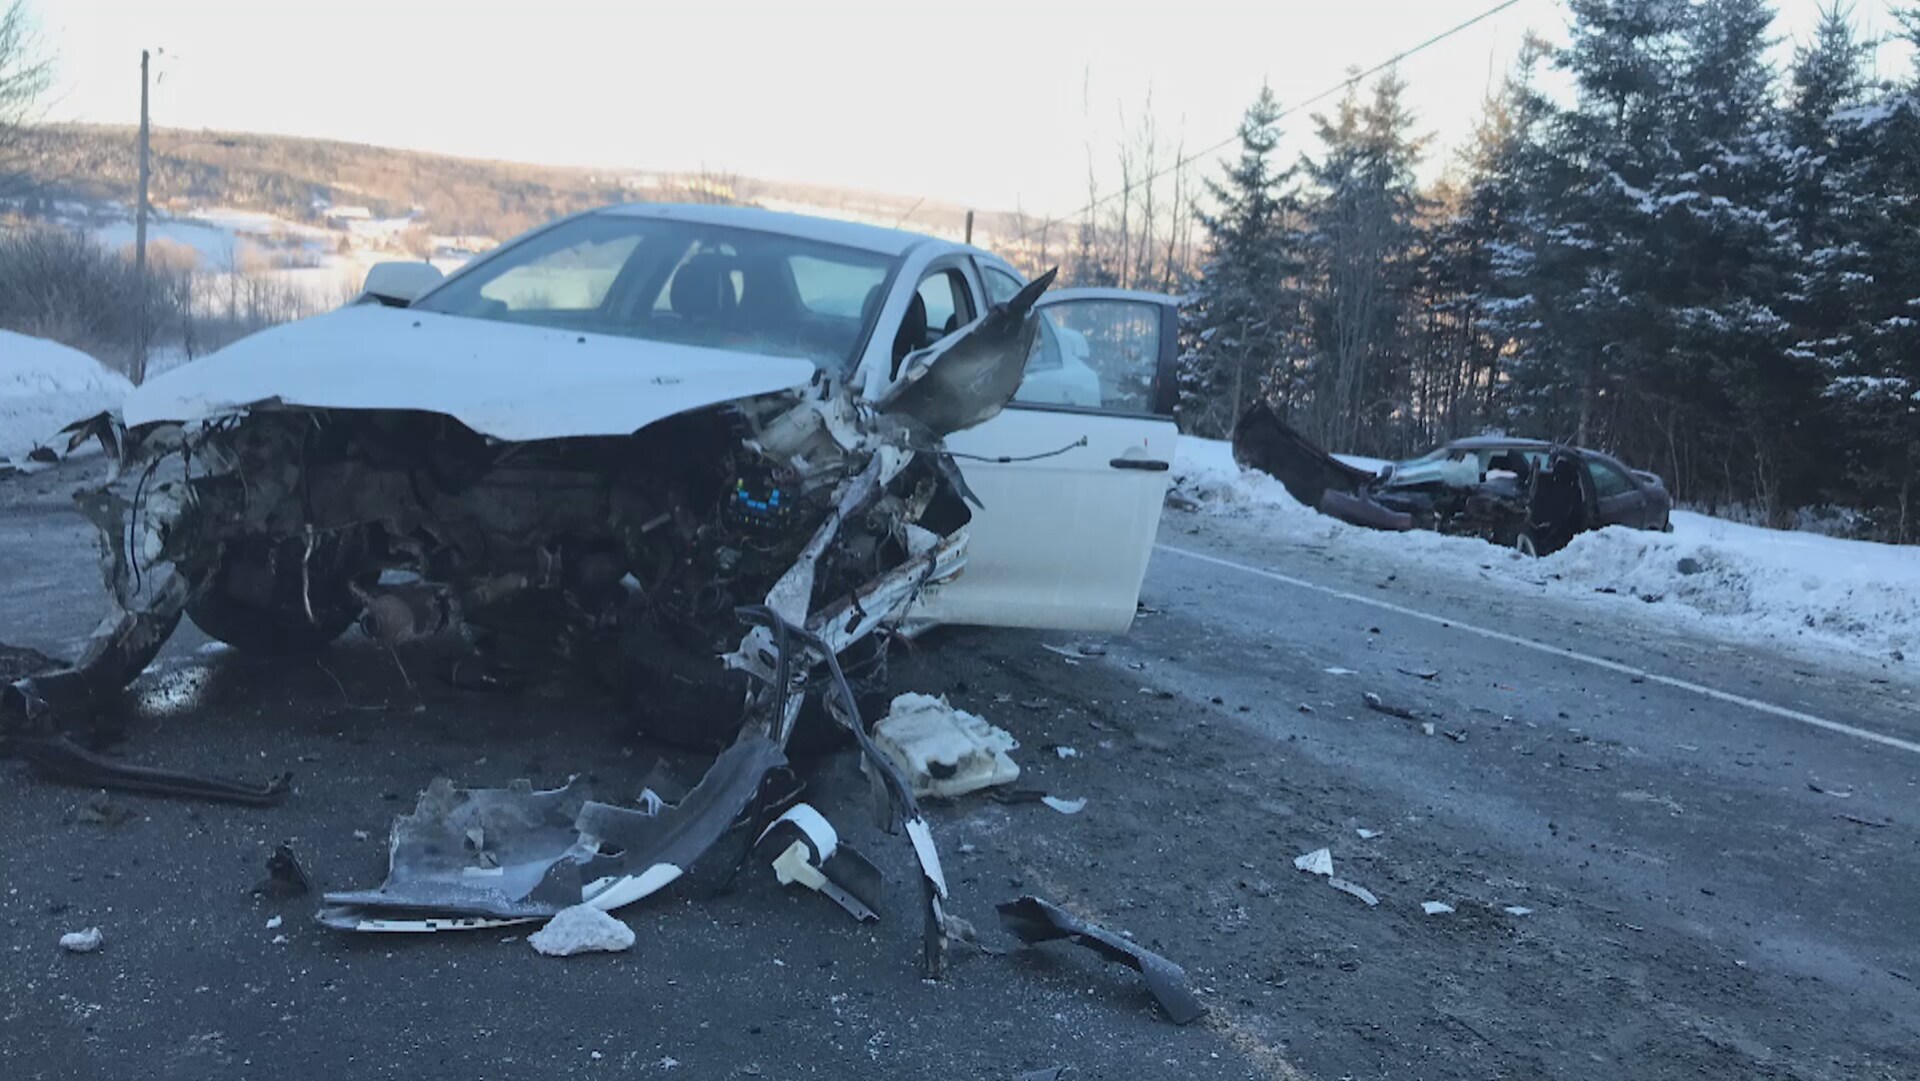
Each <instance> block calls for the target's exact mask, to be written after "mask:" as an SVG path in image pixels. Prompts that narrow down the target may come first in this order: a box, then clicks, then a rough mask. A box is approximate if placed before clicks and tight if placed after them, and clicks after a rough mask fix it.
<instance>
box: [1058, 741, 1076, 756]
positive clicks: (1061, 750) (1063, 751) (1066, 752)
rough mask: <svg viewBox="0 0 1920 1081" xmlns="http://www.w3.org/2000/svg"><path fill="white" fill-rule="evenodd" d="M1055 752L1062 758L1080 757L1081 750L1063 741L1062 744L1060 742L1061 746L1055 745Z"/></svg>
mask: <svg viewBox="0 0 1920 1081" xmlns="http://www.w3.org/2000/svg"><path fill="white" fill-rule="evenodd" d="M1053 753H1054V754H1056V755H1059V756H1060V757H1061V758H1078V757H1080V752H1079V751H1078V750H1075V749H1074V748H1072V747H1069V746H1067V745H1066V744H1064V743H1062V744H1060V745H1059V746H1057V747H1055V748H1054V749H1053Z"/></svg>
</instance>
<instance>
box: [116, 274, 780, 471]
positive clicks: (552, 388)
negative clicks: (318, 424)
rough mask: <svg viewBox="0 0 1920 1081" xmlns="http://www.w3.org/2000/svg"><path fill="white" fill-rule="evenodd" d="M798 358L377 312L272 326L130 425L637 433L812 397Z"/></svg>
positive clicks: (134, 408) (539, 435)
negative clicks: (681, 416)
mask: <svg viewBox="0 0 1920 1081" xmlns="http://www.w3.org/2000/svg"><path fill="white" fill-rule="evenodd" d="M814 372H815V369H814V366H813V365H812V364H811V363H809V362H808V361H805V360H798V359H795V358H792V357H776V356H767V355H762V354H757V353H736V352H732V351H728V350H720V349H705V348H701V347H698V346H691V345H675V344H671V343H667V342H656V341H645V340H641V339H636V338H620V337H613V336H609V335H604V334H581V333H578V332H575V331H567V330H554V329H550V328H546V327H532V326H524V325H521V324H517V323H501V322H494V321H491V320H483V319H467V318H462V317H459V316H451V315H439V314H435V313H433V312H420V311H410V310H408V309H404V308H388V307H382V306H379V305H374V304H360V305H354V306H352V307H347V308H342V309H340V310H339V311H335V312H330V313H328V314H326V315H321V316H316V317H314V318H312V319H304V320H301V321H300V322H297V323H289V324H287V325H285V326H281V327H275V328H273V329H271V330H267V331H263V332H261V333H259V334H255V335H253V336H251V337H248V338H243V339H241V340H240V341H237V342H235V343H233V344H232V345H230V346H227V347H226V348H225V349H221V350H219V351H218V352H215V353H212V354H210V355H208V356H206V357H204V358H202V359H200V360H196V361H194V362H192V363H190V364H187V365H185V366H183V367H180V368H176V369H174V370H173V371H170V372H167V373H166V374H164V375H160V376H156V377H154V378H153V379H150V380H148V381H147V382H146V383H145V384H143V385H142V386H140V387H139V388H137V389H136V390H134V392H133V393H132V394H130V395H129V396H128V397H127V400H126V406H125V409H124V417H125V420H126V423H127V424H128V425H129V426H136V425H141V424H147V423H151V422H154V421H195V420H205V419H207V418H210V417H216V416H220V415H223V414H230V413H235V412H238V411H240V410H243V409H245V408H247V407H248V406H250V405H255V404H258V403H261V402H268V401H277V402H279V403H281V404H284V405H290V406H301V407H307V408H314V409H414V410H421V411H425V412H431V413H442V414H445V415H447V416H450V417H453V418H455V419H456V420H459V421H460V422H461V423H463V424H465V425H466V426H467V427H469V428H472V429H473V430H474V431H476V432H479V433H481V434H482V435H490V436H493V437H495V438H497V439H504V440H511V441H516V442H517V441H524V440H533V439H563V438H572V437H576V436H618V435H629V434H631V433H633V432H635V431H638V430H639V429H641V428H644V427H646V426H647V425H649V424H652V423H654V422H655V421H659V420H664V419H665V418H667V417H670V416H673V415H675V414H677V413H684V412H687V411H689V410H693V409H700V408H702V407H705V406H710V405H717V404H720V403H722V402H728V401H733V400H735V399H739V398H749V397H753V396H755V395H759V394H772V393H775V392H778V391H782V390H790V389H793V388H796V387H800V386H804V385H805V384H806V383H807V382H808V381H809V380H811V379H812V378H813V376H814Z"/></svg>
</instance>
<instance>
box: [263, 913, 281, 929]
mask: <svg viewBox="0 0 1920 1081" xmlns="http://www.w3.org/2000/svg"><path fill="white" fill-rule="evenodd" d="M281 922H282V921H281V919H280V917H278V916H271V917H269V918H268V919H267V930H269V931H277V930H279V929H280V924H281Z"/></svg>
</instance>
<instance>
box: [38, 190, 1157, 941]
mask: <svg viewBox="0 0 1920 1081" xmlns="http://www.w3.org/2000/svg"><path fill="white" fill-rule="evenodd" d="M1051 278H1052V275H1051V274H1048V275H1046V276H1044V277H1042V278H1041V279H1040V280H1038V281H1035V282H1032V283H1028V282H1026V281H1025V280H1024V279H1022V278H1021V277H1020V276H1019V275H1018V274H1017V273H1015V272H1014V271H1013V269H1012V268H1011V267H1010V266H1009V265H1008V264H1006V263H1005V262H1003V261H1001V260H999V259H997V258H995V257H994V256H992V255H990V254H988V253H986V252H983V251H980V250H977V249H974V248H971V247H968V246H964V245H960V244H956V243H951V242H947V241H942V240H937V239H933V238H929V237H923V236H917V235H914V234H910V233H904V232H898V231H894V230H887V229H878V228H871V227H866V226H858V225H850V224H846V223H839V222H830V221H823V220H817V219H811V218H805V217H799V216H794V215H786V214H776V213H770V212H765V211H760V210H752V209H742V208H722V207H691V206H627V207H615V208H610V209H605V210H600V211H594V212H589V213H586V214H582V215H577V216H574V217H571V218H567V219H563V220H561V221H558V222H555V223H553V224H550V225H548V226H545V227H543V228H541V229H538V230H536V231H534V232H532V233H530V234H528V235H526V236H524V237H522V238H520V239H518V240H516V241H513V242H511V243H509V244H507V245H505V246H503V247H501V248H500V249H498V250H496V251H494V252H492V253H490V254H488V255H487V256H485V257H483V258H480V259H478V260H475V261H474V262H473V263H471V264H469V265H468V266H466V267H464V268H463V269H461V270H460V271H459V272H457V273H455V274H454V275H452V276H451V277H448V278H446V279H445V280H444V281H442V280H440V278H439V275H438V273H437V272H436V271H434V270H433V269H432V268H430V267H427V266H425V265H423V264H387V265H384V266H381V267H376V268H375V270H374V272H373V273H372V274H370V275H369V279H368V284H367V291H366V296H365V297H363V298H362V300H361V301H360V302H358V303H356V304H354V305H351V306H348V307H346V308H344V309H341V310H339V311H336V312H333V313H331V314H328V315H324V316H320V317H317V318H314V319H309V320H306V321H303V322H300V323H295V324H290V325H287V326H283V327H280V328H276V329H274V330H270V331H267V332H265V333H261V334H258V335H255V336H253V337H251V338H248V339H245V340H243V341H241V342H238V343H236V344H235V345H233V346H230V347H228V348H227V349H224V350H222V351H220V352H218V353H215V354H213V355H211V356H209V357H207V358H204V359H202V360H199V361H196V362H194V363H191V364H188V365H186V366H185V367H183V368H180V369H178V370H176V371H173V372H169V373H167V374H165V375H162V376H160V377H158V378H155V379H153V380H151V381H150V382H148V383H147V384H145V385H144V386H142V387H140V388H139V389H138V390H137V391H135V392H134V393H133V394H132V395H131V396H130V397H129V398H128V399H127V401H126V404H125V409H124V415H123V417H122V418H120V420H121V421H122V422H123V424H122V423H115V422H112V421H108V420H96V422H95V423H94V424H93V425H92V426H91V428H90V429H89V430H90V431H91V432H92V433H93V434H96V435H99V436H100V437H101V438H102V439H103V440H104V441H106V442H107V443H108V444H109V445H110V449H112V450H114V451H115V452H116V456H117V460H118V462H119V463H120V464H119V469H118V471H117V473H116V475H115V477H114V478H113V479H112V481H111V482H110V483H109V484H108V485H107V486H106V487H104V488H102V489H100V490H98V491H93V492H88V493H83V495H82V496H81V497H80V499H81V503H82V506H83V508H85V509H86V510H87V511H88V513H89V514H90V515H91V516H92V517H93V518H94V520H95V521H96V522H97V523H98V524H99V525H100V526H101V528H102V530H103V532H104V533H105V535H106V536H107V537H108V538H109V543H108V545H107V546H106V547H107V552H108V557H107V559H106V560H105V563H106V573H107V580H108V585H109V589H110V591H111V594H112V597H113V599H114V601H115V602H116V605H117V615H116V616H115V617H114V618H112V619H110V620H109V621H108V622H107V623H106V624H104V625H103V627H102V629H101V631H100V632H99V633H98V635H97V636H96V639H95V640H94V642H93V644H92V647H91V648H90V649H89V650H88V652H87V654H86V656H84V657H82V658H81V659H80V660H79V661H78V662H76V663H75V664H74V665H72V666H71V667H70V668H67V669H65V670H61V671H56V672H51V673H44V674H40V675H37V676H34V677H30V678H26V679H21V680H18V681H16V682H14V683H13V684H11V685H10V686H9V687H8V688H6V703H5V712H6V713H9V714H11V715H12V716H13V717H14V718H16V719H24V720H26V721H27V722H28V723H29V724H30V723H31V722H32V721H33V720H34V719H39V720H42V721H46V720H47V719H48V718H52V717H57V716H59V715H60V714H61V713H62V711H64V710H70V709H79V708H84V707H86V706H88V705H90V704H92V703H94V702H96V701H99V700H100V699H102V698H103V697H104V696H106V695H111V694H115V693H117V692H118V690H119V689H120V688H121V687H122V686H124V685H125V684H126V683H127V682H129V681H130V680H131V679H132V678H133V677H134V676H136V675H138V673H139V672H140V671H141V670H142V668H144V667H145V665H146V664H147V663H148V662H149V661H150V660H151V659H152V658H153V656H154V655H155V653H156V652H157V651H158V649H159V648H160V646H161V645H162V644H163V643H164V641H165V640H166V638H167V636H168V635H169V634H170V633H171V631H172V629H173V628H174V626H175V625H176V624H177V622H178V620H179V618H180V616H181V615H182V614H185V615H186V616H187V617H188V618H190V619H191V620H192V621H193V622H194V623H195V624H196V625H197V626H198V627H199V628H200V629H201V630H203V631H205V632H206V633H207V634H208V635H210V636H212V637H214V638H217V639H220V640H221V641H224V642H227V643H229V644H231V645H233V646H235V647H236V648H238V649H241V650H250V651H258V652H266V653H289V652H300V651H308V650H313V649H317V648H320V647H323V646H325V645H326V644H327V643H328V642H330V641H331V640H332V639H334V638H336V637H338V636H340V635H341V634H343V633H345V632H346V631H347V630H348V629H349V628H351V627H355V626H358V628H359V629H360V631H361V632H362V633H364V634H365V635H367V636H369V637H371V638H373V639H375V640H377V641H379V642H382V643H386V644H389V645H399V644H401V643H407V642H413V641H422V642H429V643H441V644H443V645H445V646H446V647H447V652H446V654H445V656H444V658H443V659H444V661H445V664H446V674H447V675H448V676H449V677H450V678H454V679H456V680H457V681H460V682H463V683H474V684H486V683H497V682H514V681H520V680H527V679H536V678H540V677H542V676H544V675H547V674H550V673H554V672H557V671H560V670H563V669H568V670H578V669H586V670H590V671H592V672H593V673H596V674H598V675H600V676H603V677H605V679H606V681H607V682H608V683H609V684H610V685H611V686H612V687H613V688H614V689H615V690H616V691H617V692H618V693H619V695H620V696H621V698H622V700H623V702H624V703H625V704H626V705H627V706H628V707H629V708H630V710H631V713H632V715H633V717H634V719H635V721H636V722H637V723H638V725H639V727H640V728H641V729H642V730H643V731H646V732H648V733H651V734H653V735H655V736H657V737H660V738H663V739H666V740H670V741H675V742H680V743H688V744H699V745H706V746H710V747H715V748H718V747H720V746H723V745H727V744H729V743H730V744H732V749H731V750H730V751H729V753H728V754H726V755H723V756H722V759H721V765H726V766H728V769H729V770H732V769H733V767H736V766H737V767H738V772H735V773H728V775H727V776H725V777H718V776H710V780H711V781H712V782H713V783H714V784H715V785H718V786H721V787H722V788H723V789H724V791H725V793H726V794H727V795H726V797H725V798H724V799H721V801H720V804H718V805H716V808H715V809H714V813H715V814H717V815H718V816H719V818H718V825H717V826H716V825H715V824H714V821H713V820H712V819H711V818H710V817H709V818H706V819H703V820H702V821H703V823H704V824H703V826H702V827H701V828H702V829H705V830H707V831H709V832H712V833H714V834H715V835H717V833H718V830H719V829H720V828H722V827H724V826H725V825H726V823H727V822H728V821H730V820H731V819H732V818H733V817H734V816H735V815H736V814H738V813H739V810H740V808H739V806H738V805H737V804H738V803H739V802H740V801H742V800H744V799H746V798H747V797H749V796H751V794H752V793H753V792H754V791H755V790H756V789H757V787H758V778H759V776H760V774H761V773H762V772H764V771H765V770H766V769H768V768H772V765H774V764H777V763H778V762H779V761H781V760H782V756H783V753H784V750H785V748H786V746H787V744H788V741H789V740H790V738H791V737H792V734H793V732H794V730H795V727H796V725H797V724H798V723H799V722H800V719H801V716H802V709H803V706H804V703H805V702H806V701H807V700H808V698H809V697H810V696H811V697H812V698H813V699H814V700H816V701H819V700H821V699H822V698H824V704H825V706H826V707H827V709H826V711H825V712H827V713H828V714H830V715H831V716H832V719H833V720H836V721H838V722H839V724H840V726H841V727H843V728H846V729H850V730H851V731H852V733H853V735H854V736H855V737H856V738H857V739H859V740H861V741H862V743H863V746H866V745H867V737H866V734H865V733H864V732H863V731H861V727H862V726H861V721H860V718H859V717H858V715H857V709H856V707H855V706H854V702H853V691H852V690H851V689H850V684H851V683H852V682H853V681H857V680H858V679H859V678H860V677H861V676H862V675H863V674H878V673H882V672H883V671H884V658H885V655H886V648H887V642H888V640H889V638H890V636H892V635H893V634H895V633H898V632H900V631H902V630H903V629H911V628H912V627H914V626H917V625H925V624H928V623H938V622H957V623H976V624H990V625H1014V626H1030V627H1054V628H1061V629H1077V630H1102V631H1115V630H1122V629H1124V628H1125V627H1126V626H1127V624H1128V623H1129V622H1130V621H1131V619H1132V616H1133V612H1134V610H1135V606H1136V601H1137V596H1138V591H1139V587H1140V582H1141V579H1142V576H1143V575H1144V572H1145V567H1146V562H1147V557H1148V553H1149V551H1150V548H1151V544H1152V538H1153V534H1154V531H1155V528H1156V526H1157V522H1158V516H1159V512H1160V506H1161V502H1162V497H1163V494H1164V489H1165V483H1166V475H1167V474H1166V470H1167V468H1168V464H1169V463H1170V462H1171V461H1172V459H1173V452H1174V446H1173V444H1174V440H1175V438H1176V434H1175V429H1174V425H1173V422H1172V420H1171V416H1170V414H1171V412H1172V410H1171V406H1172V398H1173V382H1172V372H1171V362H1172V359H1173V356H1174V322H1175V321H1174V319H1173V316H1172V309H1171V306H1170V303H1171V302H1170V301H1168V300H1166V299H1165V298H1159V297H1153V296H1147V295H1142V294H1129V293H1119V292H1114V291H1095V292H1086V293H1078V294H1076V293H1074V292H1072V291H1068V292H1063V293H1059V294H1055V295H1052V296H1046V297H1043V296H1042V293H1043V292H1044V290H1045V289H1046V287H1047V285H1048V284H1049V283H1050V281H1051ZM823 669H824V670H825V671H826V673H827V674H826V675H824V676H823V675H822V671H823ZM823 687H824V690H822V688H823ZM67 764H68V765H69V766H74V765H76V764H75V763H72V762H69V763H67ZM78 766H79V767H85V768H95V769H100V770H105V769H108V768H109V767H108V766H106V765H105V764H103V763H102V762H99V761H95V762H92V763H90V764H89V763H85V762H81V763H78ZM123 772H124V771H123ZM722 772H726V771H722ZM122 779H124V778H122ZM148 779H149V780H153V778H148ZM159 783H161V784H162V785H163V786H164V783H165V778H160V779H159ZM702 787H703V789H704V788H706V785H705V784H704V783H703V786H702ZM893 787H894V788H895V789H898V788H899V787H900V786H899V785H897V784H896V785H894V786H893ZM708 791H709V794H711V790H708ZM900 795H901V796H903V797H904V798H902V799H901V800H900V801H899V802H900V807H898V808H896V810H897V811H910V809H911V797H910V794H905V793H900ZM728 808H731V810H728ZM902 817H904V818H906V819H907V820H908V821H909V822H911V821H912V820H913V819H914V817H916V816H914V815H912V814H902ZM922 828H923V829H924V827H922ZM909 831H910V832H911V827H910V830H909ZM683 832H684V831H683ZM683 840H684V839H683ZM921 847H922V846H921V845H920V843H919V838H918V837H917V836H916V850H919V849H921ZM696 854H697V853H696ZM643 855H644V854H643ZM684 855H685V853H682V856H683V857H684ZM923 856H924V857H926V858H931V843H930V841H929V842H928V843H927V844H926V845H925V850H924V852H923ZM659 866H664V864H661V865H658V866H656V865H649V864H644V863H643V864H642V865H641V866H639V867H638V868H637V869H636V870H635V871H634V874H633V875H630V876H624V877H623V876H603V879H604V881H602V891H603V892H604V891H605V889H606V887H607V882H611V881H614V880H616V879H617V880H619V881H622V882H628V883H629V885H631V884H632V882H633V880H635V879H636V878H637V877H644V876H646V875H649V874H651V875H654V879H651V880H650V881H655V880H657V879H658V878H659V875H660V874H661V872H660V871H659ZM937 871H938V867H937V863H934V864H933V865H932V867H931V868H930V869H929V881H930V882H935V883H937V880H938V874H937ZM562 892H563V893H565V892H568V891H565V890H563V891H562ZM615 892H617V893H618V895H619V896H620V897H622V898H628V899H630V898H631V897H632V896H634V895H635V890H634V889H632V888H626V887H622V889H620V890H617V891H615ZM571 894H572V896H573V898H574V900H576V901H578V900H579V898H580V896H581V890H580V887H579V883H575V884H574V887H573V889H572V890H571ZM935 894H944V886H943V885H941V886H940V887H939V889H938V890H937V891H934V894H930V896H934V895H935ZM356 900H357V903H360V904H368V905H370V904H371V903H372V902H370V901H368V900H367V898H358V899H356ZM376 907H377V906H376ZM400 907H405V906H400ZM536 907H538V906H536ZM523 908H524V906H523ZM523 908H514V907H512V906H508V907H507V908H505V909H503V910H501V911H500V912H496V913H494V914H495V915H502V916H504V915H506V914H507V913H508V912H511V913H512V915H513V916H516V917H519V916H524V915H525V914H526V913H525V912H524V911H523ZM461 911H463V912H465V913H466V914H468V915H473V916H479V915H485V914H487V909H485V908H484V907H481V908H477V909H476V908H474V907H472V906H468V907H467V908H465V909H462V910H461Z"/></svg>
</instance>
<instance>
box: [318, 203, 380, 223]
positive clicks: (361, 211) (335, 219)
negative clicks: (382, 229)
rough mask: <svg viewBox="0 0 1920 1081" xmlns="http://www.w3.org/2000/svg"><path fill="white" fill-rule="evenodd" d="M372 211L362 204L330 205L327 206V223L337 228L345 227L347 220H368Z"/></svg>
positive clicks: (371, 215)
mask: <svg viewBox="0 0 1920 1081" xmlns="http://www.w3.org/2000/svg"><path fill="white" fill-rule="evenodd" d="M372 217H373V211H371V210H369V209H367V208H366V207H364V206H330V207H328V208H327V224H328V225H332V226H335V227H337V228H346V227H347V223H348V222H355V221H368V220H370V219H372Z"/></svg>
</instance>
